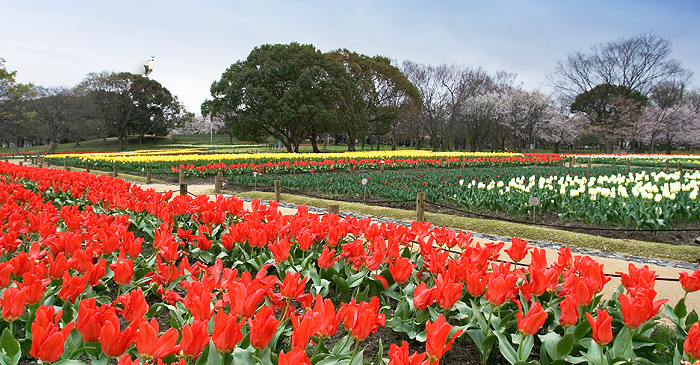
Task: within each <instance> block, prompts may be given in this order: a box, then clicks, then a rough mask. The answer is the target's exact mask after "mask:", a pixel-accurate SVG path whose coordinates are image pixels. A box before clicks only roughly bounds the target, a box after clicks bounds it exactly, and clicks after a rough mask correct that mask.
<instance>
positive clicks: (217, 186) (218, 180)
mask: <svg viewBox="0 0 700 365" xmlns="http://www.w3.org/2000/svg"><path fill="white" fill-rule="evenodd" d="M223 184H224V173H223V172H221V171H219V172H218V173H217V174H216V176H214V194H215V195H219V194H221V187H222V186H223Z"/></svg>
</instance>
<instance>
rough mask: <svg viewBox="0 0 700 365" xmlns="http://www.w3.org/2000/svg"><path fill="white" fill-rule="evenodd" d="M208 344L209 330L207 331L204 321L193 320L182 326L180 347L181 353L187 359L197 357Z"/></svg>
mask: <svg viewBox="0 0 700 365" xmlns="http://www.w3.org/2000/svg"><path fill="white" fill-rule="evenodd" d="M208 344H209V332H208V331H207V322H206V321H197V320H194V321H193V322H192V325H189V324H186V325H184V326H183V327H182V340H180V347H181V348H182V355H184V356H185V357H187V358H188V359H190V360H193V359H196V358H198V357H199V355H201V354H202V350H204V347H206V346H207V345H208ZM215 346H216V345H215Z"/></svg>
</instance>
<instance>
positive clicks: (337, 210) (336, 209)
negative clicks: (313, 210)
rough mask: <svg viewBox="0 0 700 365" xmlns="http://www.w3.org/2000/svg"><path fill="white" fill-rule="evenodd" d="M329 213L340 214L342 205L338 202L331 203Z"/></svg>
mask: <svg viewBox="0 0 700 365" xmlns="http://www.w3.org/2000/svg"><path fill="white" fill-rule="evenodd" d="M328 213H333V214H336V215H337V214H340V206H339V205H338V204H331V205H329V206H328Z"/></svg>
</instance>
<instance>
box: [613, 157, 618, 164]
mask: <svg viewBox="0 0 700 365" xmlns="http://www.w3.org/2000/svg"><path fill="white" fill-rule="evenodd" d="M613 166H617V158H615V157H613Z"/></svg>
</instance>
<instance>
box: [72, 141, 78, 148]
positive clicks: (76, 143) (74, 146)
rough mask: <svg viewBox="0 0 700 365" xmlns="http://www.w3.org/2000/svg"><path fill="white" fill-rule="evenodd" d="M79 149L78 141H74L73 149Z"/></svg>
mask: <svg viewBox="0 0 700 365" xmlns="http://www.w3.org/2000/svg"><path fill="white" fill-rule="evenodd" d="M77 147H80V141H78V140H76V141H75V144H74V145H73V148H77Z"/></svg>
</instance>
